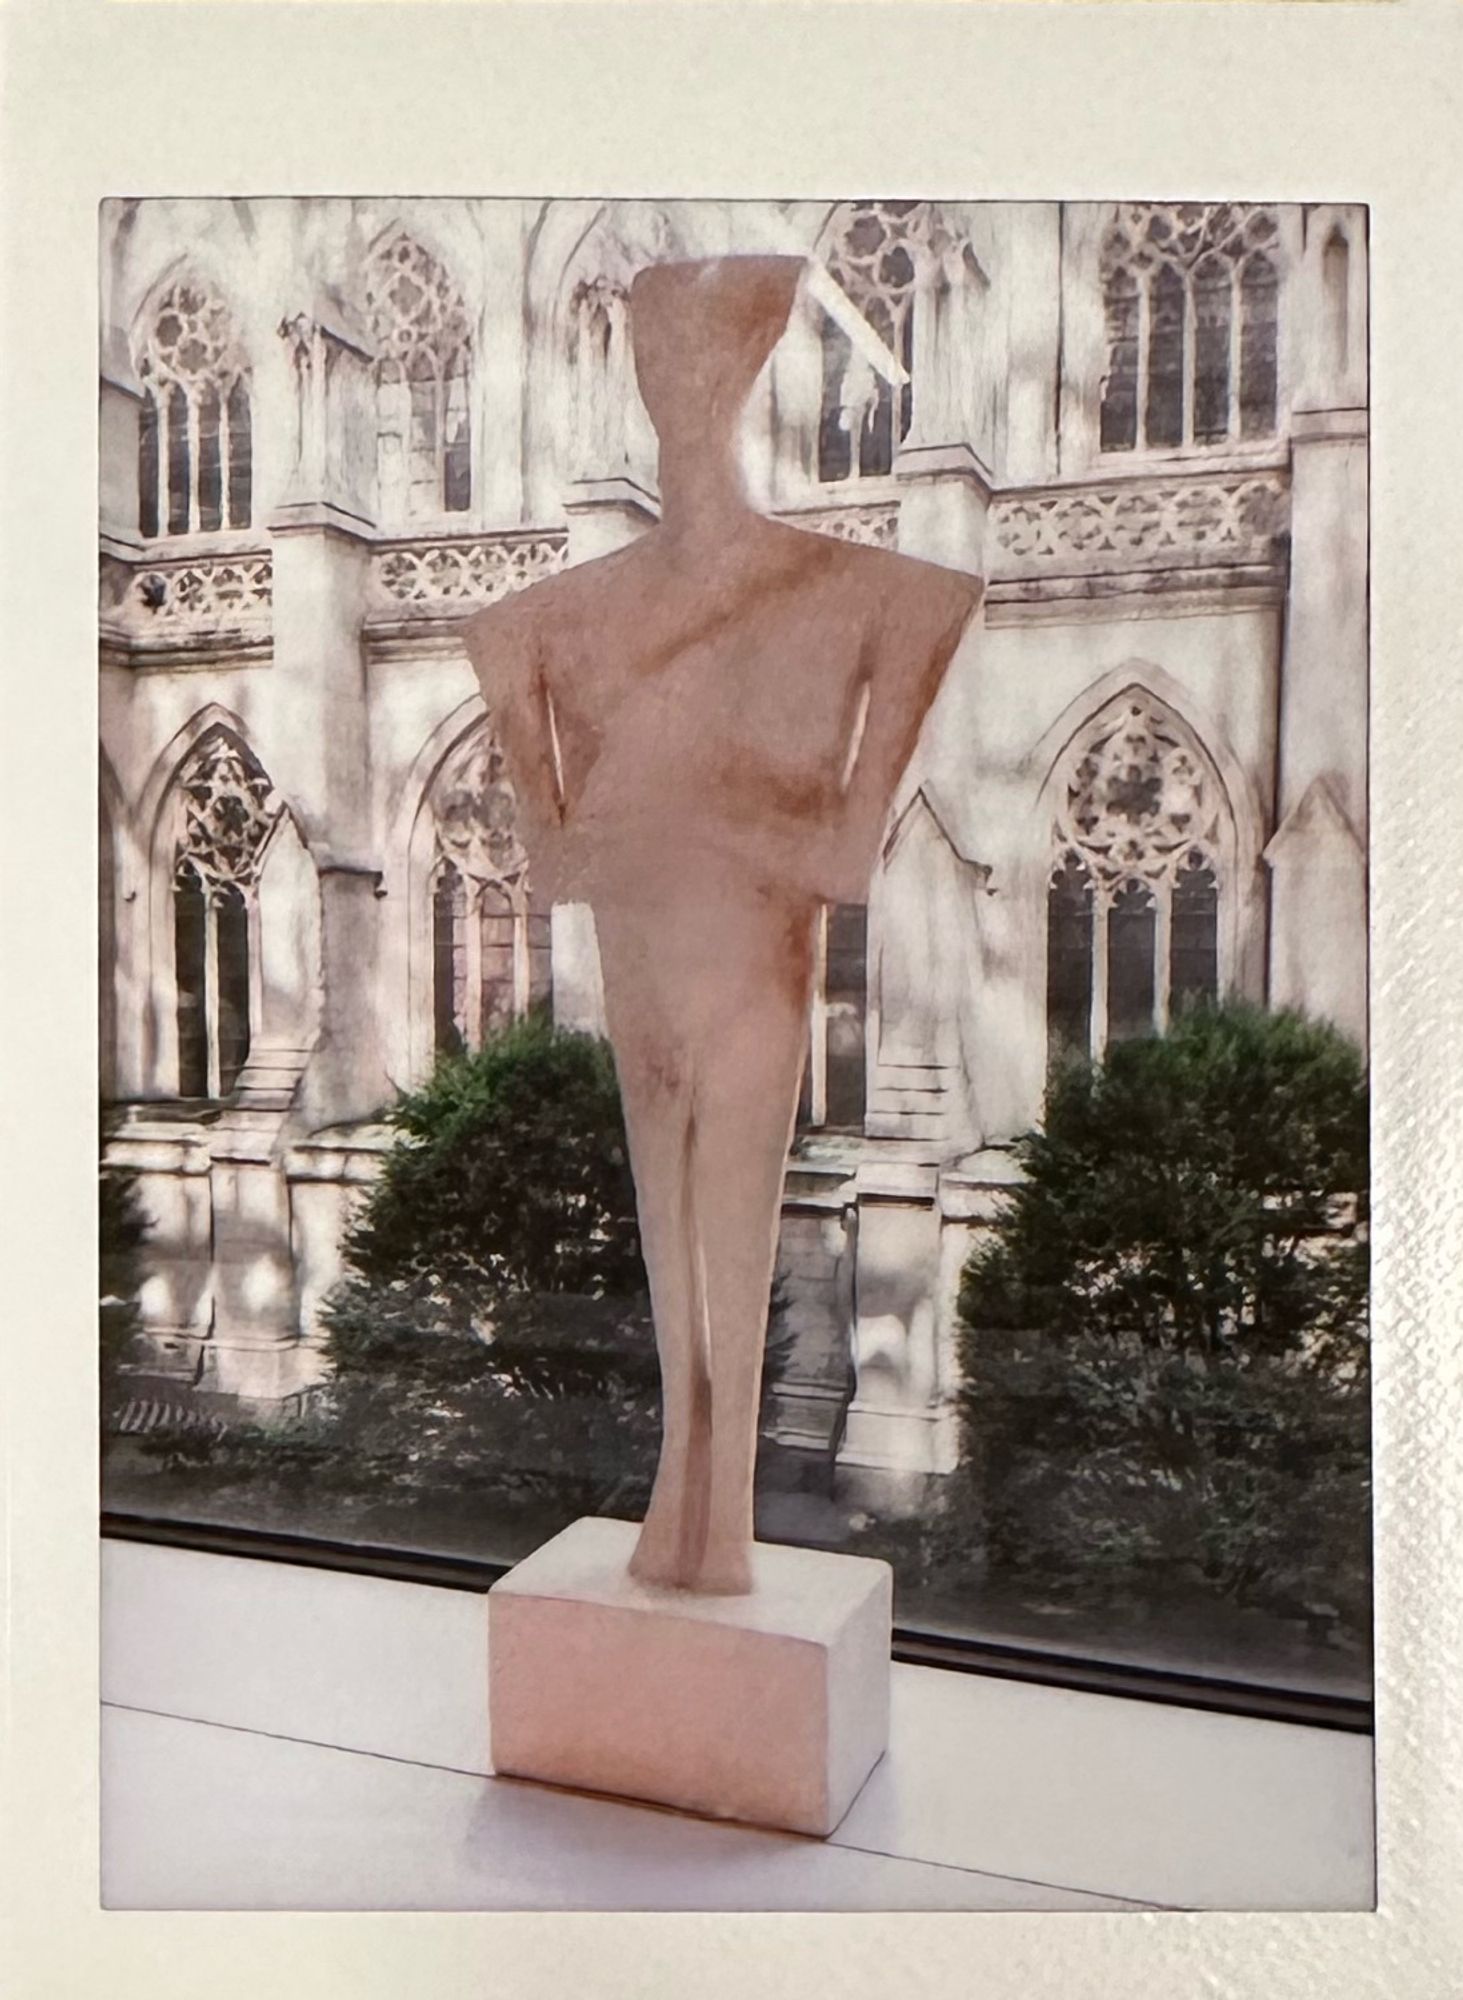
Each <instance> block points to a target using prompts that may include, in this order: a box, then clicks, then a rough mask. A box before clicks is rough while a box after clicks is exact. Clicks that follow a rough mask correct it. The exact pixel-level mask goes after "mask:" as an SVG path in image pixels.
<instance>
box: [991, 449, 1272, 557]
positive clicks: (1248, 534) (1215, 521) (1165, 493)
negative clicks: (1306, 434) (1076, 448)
mask: <svg viewBox="0 0 1463 2000" xmlns="http://www.w3.org/2000/svg"><path fill="white" fill-rule="evenodd" d="M991 513H992V528H993V534H994V556H993V561H992V572H993V574H995V575H996V576H1000V577H1035V576H1042V575H1046V576H1062V575H1071V574H1073V573H1080V572H1091V571H1114V570H1142V569H1166V568H1183V567H1189V566H1196V567H1198V566H1202V567H1206V568H1207V567H1210V566H1213V565H1215V564H1231V563H1232V564H1237V565H1240V564H1252V565H1253V564H1266V563H1269V562H1273V561H1274V559H1275V543H1276V540H1277V538H1278V537H1280V536H1282V535H1284V534H1285V533H1286V532H1287V530H1288V528H1289V525H1290V492H1289V482H1288V479H1287V476H1286V474H1285V473H1284V472H1282V471H1281V470H1279V469H1278V468H1268V469H1266V470H1263V471H1257V472H1252V473H1248V472H1240V473H1234V472H1231V473H1224V474H1217V475H1216V474H1212V473H1206V474H1202V475H1193V476H1191V477H1189V478H1187V479H1184V478H1174V477H1172V476H1169V477H1166V478H1154V479H1144V480H1124V481H1113V482H1108V483H1098V484H1090V485H1089V484H1084V485H1081V486H1067V487H1050V488H1045V489H1038V490H1035V491H1032V490H1028V491H1023V492H1009V493H1004V494H999V495H998V496H997V497H996V499H995V501H994V502H993V504H992V509H991Z"/></svg>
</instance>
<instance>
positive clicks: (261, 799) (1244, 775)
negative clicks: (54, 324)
mask: <svg viewBox="0 0 1463 2000" xmlns="http://www.w3.org/2000/svg"><path fill="white" fill-rule="evenodd" d="M738 251H745V252H768V251H776V252H787V251H794V252H797V253H800V254H803V255H805V256H807V257H808V258H809V259H810V269H811V272H812V273H813V281H812V282H810V284H809V286H808V298H807V301H806V304H805V305H804V306H803V307H801V308H800V309H799V310H798V312H797V314H796V316H795V321H794V324H793V326H792V328H791V329H790V330H789V333H788V335H787V336H786V337H785V339H784V340H783V342H782V343H781V345H780V347H779V349H778V352H777V354H776V356H775V357H774V360H773V363H772V365H771V367H770V368H769V369H768V370H767V371H766V372H765V374H764V377H763V380H762V382H761V383H760V385H759V387H758V390H757V391H756V393H755V394H754V398H753V403H752V407H751V412H750V415H749V421H748V425H747V429H746V436H745V464H746V471H747V477H748V482H749V485H750V488H751V491H752V493H753V496H754V498H755V499H756V501H757V503H758V504H759V505H760V506H762V507H763V508H765V509H766V510H768V511H770V512H774V513H776V514H778V515H780V516H782V517H783V518H785V519H788V520H791V521H794V522H797V523H799V524H800V525H802V526H804V527H806V528H807V529H808V530H809V531H811V532H817V533H825V534H834V535H839V536H843V537H847V538H850V539H853V540H857V541H861V542H867V543H871V544H876V545H881V546H884V547H893V548H897V549H899V550H901V551H904V552H906V553H909V554H914V555H918V556H923V557H925V558H927V559H929V560H932V561H935V562H939V563H944V564H947V565H951V566H954V567H957V568H960V569H964V570H967V571H970V572H971V573H974V574H979V575H982V576H984V577H985V578H986V579H987V591H986V597H985V603H984V607H983V610H982V612H981V613H980V614H979V618H978V624H977V629H976V630H975V632H974V634H973V636H972V640H971V642H970V643H968V644H967V645H966V646H964V647H963V648H962V650H961V653H960V655H959V657H958V659H957V660H956V662H955V665H954V667H953V668H952V670H951V672H950V675H949V677H948V679H947V682H946V685H945V687H944V690H943V692H942V694H941V697H940V699H939V702H938V703H937V706H936V709H935V712H934V713H933V715H932V716H931V718H930V722H929V725H928V727H927V728H926V730H925V733H924V736H923V738H922V740H921V745H920V749H919V751H918V753H917V755H916V759H915V763H914V765H913V767H912V768H911V770H910V772H909V774H908V779H907V782H906V784H905V785H904V788H903V791H902V793H901V796H900V799H899V801H898V803H897V805H896V808H895V810H894V812H893V814H892V816H891V820H890V825H889V833H888V838H887V841H886V844H885V848H884V854H883V860H882V862H881V864H880V868H879V871H878V873H877V875H876V878H875V881H874V882H873V884H872V885H871V889H870V894H869V900H868V906H867V911H866V912H863V911H847V910H839V911H832V912H830V913H829V919H828V924H827V935H826V939H825V941H824V947H823V956H822V964H823V973H822V979H821V984H820V993H819V998H818V1000H817V1002H816V1003H815V1007H814V1013H813V1019H812V1020H811V1021H810V1024H809V1048H810V1060H809V1076H808V1082H807V1086H806V1088H805V1093H804V1098H805V1103H804V1111H805V1117H804V1121H803V1123H804V1130H803V1133H802V1136H801V1138H800V1140H799V1142H798V1145H797V1147H796V1148H795V1153H794V1158H793V1160H792V1162H791V1163H790V1171H789V1175H788V1183H787V1191H786V1199H785V1229H784V1256H783V1272H782V1279H781V1283H780V1291H781V1294H782V1297H783V1300H784V1304H785V1307H786V1314H787V1323H788V1341H789V1355H790V1359H789V1363H788V1368H787V1373H786V1377H785V1380H784V1381H783V1384H782V1386H781V1388H780V1390H779V1392H778V1397H777V1402H776V1413H775V1414H776V1422H777V1425H778V1427H779V1431H780V1434H781V1435H782V1436H783V1438H784V1440H785V1441H786V1443H787V1445H788V1446H789V1448H790V1449H794V1450H798V1451H803V1452H806V1453H807V1454H808V1455H809V1463H810V1464H812V1463H813V1462H817V1461H821V1462H826V1461H827V1460H828V1458H829V1457H830V1456H831V1455H833V1454H834V1453H836V1454H837V1456H838V1460H839V1463H840V1465H841V1466H842V1467H843V1468H844V1473H845V1477H846V1478H848V1479H849V1480H851V1481H852V1480H856V1479H857V1478H858V1477H863V1478H865V1479H866V1480H870V1481H873V1482H875V1483H877V1482H878V1481H879V1480H880V1478H881V1477H882V1478H883V1479H884V1480H885V1481H886V1482H887V1480H888V1479H889V1478H893V1479H894V1480H895V1481H896V1482H902V1483H903V1484H904V1485H905V1486H906V1487H909V1488H910V1489H911V1490H913V1489H914V1488H916V1487H917V1485H918V1481H919V1477H920V1476H921V1475H923V1474H926V1473H931V1472H939V1471H941V1470H943V1469H946V1468H948V1466H949V1465H950V1464H951V1462H952V1455H953V1451H954V1434H953V1427H952V1419H951V1414H950V1409H949V1389H950V1385H951V1380H952V1366H953V1363H952V1348H953V1311H954V1298H955V1292H956V1289H957V1285H958V1278H959V1272H960V1268H961V1264H962V1262H963V1260H964V1257H965V1255H966V1254H967V1253H968V1250H969V1247H970V1245H971V1242H972V1241H973V1240H974V1236H975V1233H976V1232H977V1231H978V1230H979V1229H980V1227H981V1224H982V1222H983V1220H985V1219H987V1218H988V1217H989V1216H990V1214H991V1213H992V1210H993V1206H994V1204H995V1203H996V1202H997V1201H998V1199H999V1195H1000V1190H1001V1188H1002V1187H1003V1186H1006V1185H1008V1184H1009V1182H1010V1180H1011V1176H1012V1166H1011V1160H1010V1154H1009V1143H1010V1141H1011V1139H1012V1138H1013V1137H1014V1135H1016V1134H1017V1133H1019V1132H1020V1131H1022V1130H1023V1129H1024V1128H1026V1127H1027V1126H1029V1125H1030V1124H1031V1123H1032V1122H1033V1121H1035V1120H1036V1119H1037V1118H1039V1115H1040V1109H1041V1097H1042V1087H1043V1079H1044V1075H1045V1071H1046V1066H1047V1062H1048V1059H1049V1054H1050V1050H1051V1047H1052V1046H1053V1044H1054V1042H1055V1040H1056V1039H1058V1038H1061V1037H1065V1038H1066V1039H1068V1040H1075V1041H1078V1042H1085V1043H1086V1045H1087V1046H1089V1047H1091V1048H1094V1049H1098V1050H1100V1049H1101V1048H1102V1047H1103V1046H1105V1044H1106V1042H1107V1041H1108V1040H1109V1039H1111V1038H1112V1037H1114V1036H1117V1035H1121V1034H1127V1033H1133V1032H1137V1031H1140V1030H1141V1029H1142V1028H1143V1027H1145V1026H1149V1025H1159V1026H1161V1025H1162V1024H1163V1022H1164V1021H1165V1020H1166V1019H1168V1018H1169V1017H1170V1015H1171V1013H1172V1011H1173V1010H1174V1009H1175V1008H1176V1007H1177V1006H1179V1005H1180V1004H1182V1002H1183V1000H1184V998H1185V997H1186V996H1187V995H1190V994H1194V993H1202V992H1210V991H1226V992H1228V991H1233V992H1237V993H1241V994H1245V995H1248V996H1250V997H1252V998H1254V999H1256V1000H1261V1001H1268V1002H1271V1003H1274V1004H1280V1003H1284V1004H1293V1005H1300V1006H1303V1007H1306V1008H1308V1009H1310V1010H1312V1011H1314V1012H1316V1013H1319V1014H1323V1015H1325V1016H1327V1017H1329V1018H1331V1019H1333V1020H1334V1021H1336V1022H1337V1023H1339V1024H1340V1025H1341V1026H1342V1027H1344V1028H1345V1029H1346V1030H1347V1031H1348V1032H1350V1033H1351V1034H1353V1035H1354V1036H1356V1037H1357V1039H1358V1040H1364V1036H1365V1025H1366V849H1365V841H1366V819H1365V816H1366V795H1367V779H1366V702H1367V588H1366V582H1367V577H1366V563H1367V378H1366V352H1367V349H1366V309H1367V307H1366V217H1365V212H1364V211H1363V210H1360V209H1357V208H1351V207H1342V208H1327V207H1319V206H1316V207H1305V208H1302V207H1299V206H1288V205H1278V206H1269V207H1266V206H1264V205H1258V204H1248V205H1239V204H1229V205H1222V204H1207V205H1201V204H1194V205H1189V206H1179V207H1173V206H1165V205H1163V204H1132V203H1124V204H1121V205H1118V204H1095V203H1083V204H1055V203H989V204H987V203H940V204H938V205H936V204H932V203H924V202H916V203H911V202H894V203H876V202H850V203H845V204H842V205H840V206H837V207H834V206H830V205H828V204H817V203H803V202H789V203H766V202H748V203H715V202H695V203H675V202H670V203H664V204H655V203H642V202H625V203H618V202H613V203H601V202H593V201H582V202H580V201H549V202H540V201H506V200H478V201H474V200H431V201H387V200H369V201H368V200H359V201H356V200H347V199H329V200H301V201H287V200H239V201H225V200H218V201H161V200H158V201H153V200H148V201H141V202H121V201H119V202H113V203H109V204H107V205H106V207H105V208H104V211H103V216H102V242H101V280H102V282H101V298H102V313H103V324H102V328H101V344H100V351H101V454H102V463H101V486H100V492H101V544H100V547H101V575H100V638H101V698H100V699H101V736H102V751H101V818H100V859H101V866H100V916H101V926H102V991H101V1030H102V1060H103V1077H102V1085H103V1090H104V1093H105V1094H106V1095H107V1096H108V1097H110V1098H112V1099H114V1100H116V1101H118V1102H120V1103H121V1104H122V1105H123V1106H125V1107H126V1109H125V1116H124V1122H123V1125H122V1129H121V1131H120V1134H119V1136H118V1138H117V1139H116V1140H115V1141H114V1147H113V1150H114V1154H115V1156H116V1157H117V1158H118V1159H120V1160H125V1161H127V1162H128V1163H130V1164H131V1165H133V1166H135V1167H137V1168H138V1169H139V1170H140V1171H141V1174H142V1193H143V1200H144V1205H145V1207H146V1208H147V1210H148V1213H149V1215H150V1217H151V1220H152V1224H153V1228H152V1234H151V1238H150V1244H149V1251H148V1257H149V1265H148V1275H147V1279H146V1284H145V1288H144V1295H143V1307H144V1313H145V1318H146V1323H147V1327H148V1339H149V1343H150V1347H151V1354H152V1366H153V1369H154V1372H156V1371H158V1370H161V1371H163V1372H165V1373H171V1374H174V1375H176V1376H177V1377H178V1378H179V1380H180V1382H186V1383H189V1384H196V1385H200V1386H205V1387H210V1388H217V1389H220V1390H223V1391H226V1392H230V1393H233V1394H236V1395H240V1396H243V1397H245V1398H247V1399H249V1400H250V1401H253V1402H258V1403H261V1404H268V1403H271V1402H274V1403H278V1402H279V1401H280V1400H281V1399H285V1398H288V1397H290V1396H291V1395H292V1394H294V1393H296V1392H297V1391H298V1390H299V1389H300V1388H301V1387H302V1386H304V1385H305V1384H306V1383H308V1382H309V1381H310V1380H311V1379H313V1376H314V1374H315V1373H316V1371H317V1368H318V1358H317V1356H318V1348H317V1342H318V1326H319V1319H318V1315H319V1309H320V1304H321V1301H322V1299H323V1298H324V1297H325V1296H326V1294H327V1293H328V1291H329V1289H330V1286H331V1284H332V1283H333V1282H334V1280H335V1278H336V1277H337V1276H338V1273H339V1240H340V1232H341V1225H342V1220H343V1218H344V1216H345V1214H346V1212H347V1207H348V1204H349V1203H350V1201H351V1200H352V1199H353V1197H354V1195H355V1193H356V1191H357V1190H359V1189H360V1188H361V1187H362V1186H364V1185H365V1184H366V1183H367V1182H368V1181H369V1180H370V1178H371V1176H372V1174H373V1173H374V1171H375V1169H376V1164H377V1162H378V1160H379V1158H380V1154H381V1150H382V1147H383V1145H384V1144H385V1143H386V1135H385V1134H384V1132H383V1130H382V1128H381V1125H380V1122H379V1121H380V1114H381V1112H382V1110H383V1109H384V1108H385V1106H386V1105H387V1104H389V1102H390V1101H391V1099H392V1097H393V1096H394V1094H395V1093H396V1092H397V1091H398V1090H399V1089H401V1088H403V1087H405V1086H408V1085H410V1084H411V1083H413V1082H415V1081H417V1080H419V1079H420V1078H421V1077H422V1076H423V1075H424V1074H425V1073H426V1072H427V1070H428V1069H429V1068H430V1066H431V1063H432V1061H433V1059H434V1056H435V1052H436V1051H437V1049H438V1048H440V1047H442V1046H444V1045H460V1044H461V1043H464V1042H465V1043H467V1044H472V1043H473V1042H475V1041H477V1040H478V1039H480V1038H481V1035H482V1034H483V1033H485V1032H488V1031H490V1030H491V1029H492V1028H493V1027H494V1026H495V1025H497V1024H499V1023H500V1022H502V1021H504V1020H507V1019H511V1018H512V1017H513V1016H514V1015H515V1014H517V1013H521V1012H522V1011H523V1010H524V1009H525V1008H526V1007H528V1006H530V1005H533V1004H535V1003H539V1002H543V1003H546V1004H551V1005H552V1008H553V1011H554V1014H555V1016H556V1018H557V1019H559V1020H560V1021H562V1022H565V1023H567V1024H568V1025H571V1026H578V1027H589V1028H593V1027H596V1026H597V1025H598V1024H599V1022H600V1019H601V1007H602V1000H601V994H600V988H599V973H598V963H597V953H596V946H595V940H594V933H593V926H592V923H591V922H589V920H588V918H587V913H586V912H585V911H584V910H582V909H580V908H578V907H576V906H572V905H564V906H559V907H556V908H552V909H550V908H545V907H543V906H542V905H541V903H540V902H538V901H537V900H536V899H535V896H534V892H533V886H532V883H531V881H530V880H529V879H528V876H527V871H526V867H525V864H524V859H523V856H522V853H521V850H519V849H518V848H517V845H516V842H515V840H514V837H513V830H512V795H511V791H510V789H509V788H508V786H507V784H506V779H505V775H504V773H503V771H502V769H501V760H500V759H499V757H498V754H497V751H496V747H495V745H494V744H493V741H492V737H491V728H490V718H488V717H487V716H486V715H485V712H484V710H483V708H482V704H481V701H480V699H479V697H478V695H477V693H476V686H475V682H474V678H473V675H472V671H471V669H470V667H469V665H468V663H467V659H466V656H465V654H464V652H463V649H462V645H461V641H460V632H461V625H462V620H463V619H464V617H465V616H467V615H468V614H470V613H471V612H472V611H474V610H475V609H477V608H479V607H481V606H482V605H484V604H486V603H490V602H492V601H493V600H494V599H495V598H497V597H499V596H501V595H503V594H504V593H506V592H508V591H511V590H514V589H518V588H521V587H522V586H524V585H526V584H528V583H531V582H533V581H534V580H535V579H536V578H538V577H541V576H544V575H547V574H549V573H551V572H553V571H554V570H556V569H558V568H560V567H561V566H563V565H565V564H569V563H575V562H580V561H583V560H586V559H587V558H590V557H592V556H595V555H597V554H600V553H603V552H605V551H607V550H609V549H612V548H615V547H617V546H620V545H622V544H623V543H624V542H625V541H626V540H627V539H629V538H630V537H633V536H634V535H636V534H637V533H639V532H641V531H642V530H643V528H644V527H645V526H646V525H647V524H648V523H649V522H651V521H652V520H654V519H655V517H656V507H657V501H656V468H655V460H654V441H653V436H652V434H651V433H650V431H649V427H648V424H647V422H646V420H645V416H644V412H643V410H642V409H641V407H640V403H639V399H638V395H637V394H636V392H635V389H634V378H633V364H632V357H631V356H630V353H629V349H628V329H627V324H626V319H625V312H624V300H625V292H626V289H627V287H628V284H629V281H630V279H631V278H632V277H633V275H634V273H635V271H636V270H637V269H639V268H640V267H641V266H643V265H644V264H646V263H648V262H651V261H654V260H656V259H659V258H664V257H669V256H703V255H724V254H727V253H735V252H738ZM795 669H796V663H795V662H790V663H789V671H795Z"/></svg>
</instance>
